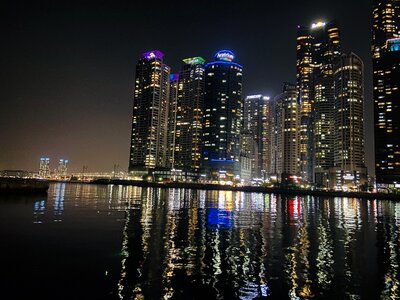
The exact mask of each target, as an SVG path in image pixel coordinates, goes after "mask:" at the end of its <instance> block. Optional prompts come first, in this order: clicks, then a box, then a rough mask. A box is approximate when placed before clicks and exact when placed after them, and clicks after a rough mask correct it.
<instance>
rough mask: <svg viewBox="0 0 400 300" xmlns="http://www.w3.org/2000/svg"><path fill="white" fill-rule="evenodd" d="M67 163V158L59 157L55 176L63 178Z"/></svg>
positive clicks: (65, 174) (65, 173)
mask: <svg viewBox="0 0 400 300" xmlns="http://www.w3.org/2000/svg"><path fill="white" fill-rule="evenodd" d="M68 163H69V161H68V160H67V159H63V158H60V159H59V161H58V168H57V176H58V177H59V178H63V177H65V176H67V172H68Z"/></svg>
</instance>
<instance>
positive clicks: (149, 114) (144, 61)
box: [129, 50, 170, 173]
mask: <svg viewBox="0 0 400 300" xmlns="http://www.w3.org/2000/svg"><path fill="white" fill-rule="evenodd" d="M169 85H170V67H169V66H167V65H166V64H165V63H164V53H162V52H161V51H158V50H154V51H150V52H145V53H143V55H142V57H141V58H140V59H139V62H138V64H137V65H136V78H135V89H134V99H133V113H132V134H131V148H130V158H129V172H131V173H132V172H133V173H134V172H135V171H137V172H140V171H146V170H149V169H154V168H157V167H166V166H167V148H168V146H167V141H168V139H167V129H168V128H167V125H168V106H169V88H170V86H169Z"/></svg>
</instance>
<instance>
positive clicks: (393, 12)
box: [372, 0, 400, 186]
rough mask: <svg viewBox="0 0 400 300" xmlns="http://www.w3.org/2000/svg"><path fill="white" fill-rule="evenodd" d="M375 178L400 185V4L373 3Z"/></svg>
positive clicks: (382, 0)
mask: <svg viewBox="0 0 400 300" xmlns="http://www.w3.org/2000/svg"><path fill="white" fill-rule="evenodd" d="M373 3H374V6H373V28H372V34H373V35H372V58H373V69H374V75H373V82H374V119H375V120H374V123H375V174H376V182H377V184H378V186H393V185H396V184H400V118H399V115H400V0H374V1H373Z"/></svg>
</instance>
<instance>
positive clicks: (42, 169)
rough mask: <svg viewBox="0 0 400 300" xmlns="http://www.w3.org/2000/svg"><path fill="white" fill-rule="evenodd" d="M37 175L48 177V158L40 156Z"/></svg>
mask: <svg viewBox="0 0 400 300" xmlns="http://www.w3.org/2000/svg"><path fill="white" fill-rule="evenodd" d="M39 177H40V178H50V158H48V157H41V158H40V163H39Z"/></svg>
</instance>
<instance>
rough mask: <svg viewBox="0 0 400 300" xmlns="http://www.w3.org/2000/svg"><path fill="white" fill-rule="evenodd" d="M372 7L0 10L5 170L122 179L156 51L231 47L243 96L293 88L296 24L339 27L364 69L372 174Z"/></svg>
mask: <svg viewBox="0 0 400 300" xmlns="http://www.w3.org/2000/svg"><path fill="white" fill-rule="evenodd" d="M371 2H372V1H371V0H336V1H333V0H330V1H328V0H320V1H316V0H314V1H311V0H301V1H299V0H293V1H290V0H286V1H275V0H262V1H253V0H245V1H233V0H231V1H225V0H218V1H216V0H202V1H187V0H186V1H180V0H179V1H163V2H159V1H134V0H132V1H115V0H114V1H111V0H110V1H48V2H47V1H17V0H15V1H12V2H9V3H8V4H2V8H1V10H0V25H1V29H0V32H1V41H2V42H1V47H0V51H1V55H0V63H1V66H0V82H1V88H0V99H1V100H0V103H1V109H0V137H1V140H0V170H1V169H26V170H32V171H35V170H37V169H38V162H39V158H40V156H42V155H46V156H49V157H50V158H51V159H52V160H53V161H52V168H55V167H56V160H58V158H61V157H63V158H66V159H69V160H70V170H71V171H80V170H82V166H83V165H87V166H88V170H89V171H111V170H112V169H113V166H114V164H118V165H119V166H120V169H121V170H126V169H127V166H128V157H129V143H130V130H131V124H130V118H131V107H132V87H133V81H134V75H135V74H134V73H135V64H136V62H137V60H138V58H139V56H140V54H141V53H142V52H144V51H145V50H154V49H159V50H161V51H163V52H164V53H165V54H166V56H165V60H166V63H167V64H169V65H170V66H171V67H172V68H173V70H174V71H177V69H178V67H179V66H180V65H181V59H183V58H187V57H191V56H202V57H204V58H205V59H206V60H211V59H212V57H213V54H214V53H215V52H216V51H217V50H219V49H222V48H227V49H231V50H232V51H234V52H235V54H236V61H237V62H239V63H241V64H242V65H243V66H244V86H243V88H244V95H247V94H253V93H264V94H267V95H271V96H274V95H276V94H277V93H279V92H280V90H281V86H282V82H284V81H292V82H294V81H295V70H296V69H295V60H296V46H295V45H296V26H297V25H298V24H302V25H310V24H311V23H312V22H314V21H316V20H319V19H324V20H331V19H336V20H338V21H339V23H340V25H341V28H342V45H343V50H344V51H346V52H350V51H353V52H355V53H356V54H358V55H359V56H361V58H362V59H363V60H364V63H365V87H366V99H365V106H366V109H365V112H366V116H365V119H366V152H367V164H368V167H369V168H370V169H371V168H372V166H373V149H372V148H373V140H372V139H373V124H372V120H373V117H372V97H371V94H372V69H371V59H370V32H371V30H370V29H371V25H370V23H371V5H372V4H371Z"/></svg>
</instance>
